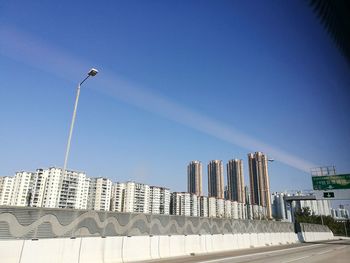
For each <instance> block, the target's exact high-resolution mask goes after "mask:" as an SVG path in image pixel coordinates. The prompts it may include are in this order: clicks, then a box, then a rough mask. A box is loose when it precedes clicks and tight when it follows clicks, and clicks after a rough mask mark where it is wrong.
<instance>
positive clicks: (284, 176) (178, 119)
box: [0, 0, 350, 191]
mask: <svg viewBox="0 0 350 263" xmlns="http://www.w3.org/2000/svg"><path fill="white" fill-rule="evenodd" d="M0 35H1V38H0V69H1V70H0V84H1V85H0V118H1V129H0V159H1V162H0V175H13V174H14V173H15V172H16V171H18V170H35V169H36V168H39V167H43V168H45V167H49V166H63V159H64V153H65V147H66V141H67V137H68V129H69V124H70V120H71V114H72V110H73V103H74V99H75V92H76V90H75V89H76V85H77V83H78V82H79V81H80V80H81V79H82V78H83V77H84V74H85V72H87V70H88V69H89V68H90V67H91V66H95V67H96V68H98V69H99V70H100V73H99V75H98V76H96V77H95V78H94V79H90V80H88V82H86V83H85V84H84V86H83V89H82V92H81V97H80V102H79V107H78V115H77V122H76V126H75V130H74V134H73V141H72V147H71V155H70V159H69V163H68V167H69V168H70V169H75V170H83V171H86V173H87V174H88V175H89V176H106V177H110V178H112V179H113V181H125V180H136V181H140V182H144V183H148V184H154V185H162V186H167V187H170V188H171V189H172V190H174V191H184V190H186V188H187V185H186V183H187V180H186V166H187V164H188V162H189V161H191V160H201V161H202V162H203V164H204V171H203V174H204V189H206V185H207V184H206V182H207V176H206V175H207V170H206V164H207V163H208V161H209V160H212V159H221V160H223V161H224V162H225V163H226V162H227V160H229V159H231V158H242V159H244V161H245V162H244V165H245V167H244V172H245V178H246V184H249V181H248V169H247V157H246V155H247V153H248V152H250V151H259V150H260V151H265V152H266V153H267V154H268V155H270V156H271V157H273V158H275V159H276V162H274V163H272V164H271V165H270V180H271V188H272V190H273V191H283V190H287V189H310V188H311V178H310V176H309V174H308V173H307V172H305V170H308V169H309V168H312V167H311V166H314V165H330V164H334V165H336V166H337V170H338V172H339V173H346V172H350V155H349V149H350V121H349V120H350V117H349V99H350V95H349V87H350V74H349V65H348V64H347V62H346V61H345V58H344V57H342V55H341V54H340V52H339V50H338V49H337V48H336V47H335V45H334V44H333V41H332V39H331V38H330V37H329V36H328V35H327V33H326V32H325V30H324V28H323V27H322V26H321V25H320V23H319V21H318V20H317V18H316V16H315V15H314V13H313V12H312V10H311V9H310V8H309V7H308V6H307V4H306V2H305V1H302V0H299V1H291V0H290V1H284V2H283V3H282V2H281V1H160V0H159V1H99V2H96V1H55V2H52V1H15V0H14V1H2V2H1V3H0ZM309 166H310V167H309ZM225 180H226V179H225Z"/></svg>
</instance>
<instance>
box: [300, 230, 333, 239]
mask: <svg viewBox="0 0 350 263" xmlns="http://www.w3.org/2000/svg"><path fill="white" fill-rule="evenodd" d="M299 235H300V236H301V237H302V239H303V240H304V241H305V242H313V241H317V240H331V239H334V235H333V233H332V232H331V231H330V232H302V233H299Z"/></svg>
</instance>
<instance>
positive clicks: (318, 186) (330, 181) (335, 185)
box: [312, 174, 350, 190]
mask: <svg viewBox="0 0 350 263" xmlns="http://www.w3.org/2000/svg"><path fill="white" fill-rule="evenodd" d="M312 186H313V188H314V190H333V189H350V174H339V175H331V176H312Z"/></svg>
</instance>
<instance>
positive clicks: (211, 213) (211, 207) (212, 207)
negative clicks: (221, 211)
mask: <svg viewBox="0 0 350 263" xmlns="http://www.w3.org/2000/svg"><path fill="white" fill-rule="evenodd" d="M216 212H217V211H216V198H215V197H209V198H208V217H216Z"/></svg>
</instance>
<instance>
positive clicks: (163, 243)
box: [159, 236, 170, 258]
mask: <svg viewBox="0 0 350 263" xmlns="http://www.w3.org/2000/svg"><path fill="white" fill-rule="evenodd" d="M159 257H160V258H167V257H170V236H159Z"/></svg>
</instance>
